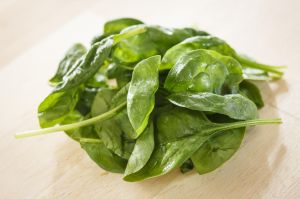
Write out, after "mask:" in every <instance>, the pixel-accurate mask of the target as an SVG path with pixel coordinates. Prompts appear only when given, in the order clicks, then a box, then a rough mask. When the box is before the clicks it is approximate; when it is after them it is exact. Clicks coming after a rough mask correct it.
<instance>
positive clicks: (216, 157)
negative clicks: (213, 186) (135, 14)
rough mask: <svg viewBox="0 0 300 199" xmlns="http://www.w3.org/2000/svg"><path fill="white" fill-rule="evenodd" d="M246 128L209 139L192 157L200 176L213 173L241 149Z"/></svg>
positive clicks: (228, 131)
mask: <svg viewBox="0 0 300 199" xmlns="http://www.w3.org/2000/svg"><path fill="white" fill-rule="evenodd" d="M244 134H245V128H237V129H230V130H227V131H224V132H221V133H220V134H219V135H218V134H216V135H215V136H212V137H211V138H209V139H208V140H207V141H206V142H205V143H204V144H203V145H201V146H200V148H199V149H198V150H197V151H196V152H195V153H194V154H193V155H192V161H193V163H194V166H195V168H196V170H197V172H198V173H199V174H205V173H208V172H211V171H213V170H215V169H217V168H218V167H220V166H221V165H222V164H224V163H225V162H226V161H227V160H228V159H230V158H231V157H232V156H233V155H234V154H235V153H236V152H237V150H238V149H239V148H240V145H241V143H242V140H243V137H244Z"/></svg>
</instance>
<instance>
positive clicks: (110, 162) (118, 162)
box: [81, 142, 127, 173]
mask: <svg viewBox="0 0 300 199" xmlns="http://www.w3.org/2000/svg"><path fill="white" fill-rule="evenodd" d="M81 147H82V148H83V149H84V150H85V151H86V152H87V154H88V155H89V156H90V158H91V159H92V160H93V161H94V162H95V163H96V164H97V165H99V166H100V167H101V168H103V169H104V170H106V171H109V172H113V173H123V172H124V170H125V167H126V163H127V161H126V160H125V159H122V158H120V157H119V156H117V155H115V154H114V153H112V152H111V151H110V150H109V149H107V148H106V147H105V145H104V144H102V143H86V142H82V143H81Z"/></svg>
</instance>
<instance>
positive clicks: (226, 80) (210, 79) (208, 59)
mask: <svg viewBox="0 0 300 199" xmlns="http://www.w3.org/2000/svg"><path fill="white" fill-rule="evenodd" d="M242 79H243V78H242V71H241V67H240V65H239V64H238V63H237V62H236V61H235V60H233V59H232V58H230V57H225V56H222V55H220V54H218V53H217V52H213V51H209V50H201V49H200V50H194V51H190V52H188V53H186V54H185V55H184V56H182V57H181V58H180V59H179V60H178V61H177V62H176V64H175V65H174V66H173V67H172V69H171V70H170V72H169V74H168V76H167V78H166V81H165V84H164V87H165V88H166V89H167V90H168V91H170V92H184V91H194V92H213V93H216V94H221V93H222V92H224V91H223V90H224V89H225V88H226V87H228V88H230V89H231V92H236V90H237V89H238V84H239V83H240V82H241V81H242Z"/></svg>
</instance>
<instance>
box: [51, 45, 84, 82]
mask: <svg viewBox="0 0 300 199" xmlns="http://www.w3.org/2000/svg"><path fill="white" fill-rule="evenodd" d="M85 53H86V48H85V47H84V46H83V45H82V44H80V43H77V44H74V45H73V46H72V47H71V48H70V49H69V50H68V51H67V53H66V55H65V56H64V58H63V59H62V60H61V61H60V62H59V65H58V69H57V71H56V73H55V75H54V76H53V77H52V78H51V79H50V80H49V83H50V84H51V85H53V86H56V85H57V84H59V83H60V82H62V81H63V77H64V76H65V75H66V74H67V73H68V71H69V70H70V69H71V68H72V66H73V65H76V62H78V61H79V60H80V58H81V57H82V56H83V55H84V54H85Z"/></svg>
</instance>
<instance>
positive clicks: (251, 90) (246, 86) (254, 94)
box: [239, 81, 264, 108]
mask: <svg viewBox="0 0 300 199" xmlns="http://www.w3.org/2000/svg"><path fill="white" fill-rule="evenodd" d="M239 93H240V94H241V95H243V96H245V97H247V98H248V99H250V100H251V101H252V102H254V103H255V105H256V106H257V108H262V107H263V106H264V101H263V99H262V96H261V94H260V92H259V89H258V88H257V87H256V86H255V84H253V83H251V82H249V81H243V82H242V83H241V84H240V90H239Z"/></svg>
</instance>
